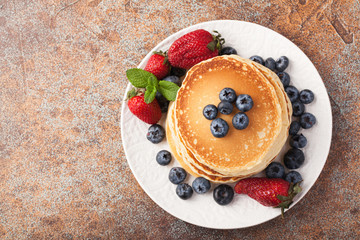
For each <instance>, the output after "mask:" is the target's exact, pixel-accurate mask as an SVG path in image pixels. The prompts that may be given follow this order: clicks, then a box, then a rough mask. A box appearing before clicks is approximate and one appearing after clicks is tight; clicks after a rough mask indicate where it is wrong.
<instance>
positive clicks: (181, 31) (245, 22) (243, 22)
mask: <svg viewBox="0 0 360 240" xmlns="http://www.w3.org/2000/svg"><path fill="white" fill-rule="evenodd" d="M227 22H228V23H229V22H231V23H240V24H249V25H254V26H255V27H260V28H264V29H265V30H267V31H271V32H272V33H273V34H276V35H280V36H281V37H282V38H284V40H286V41H287V42H288V44H291V45H293V46H294V47H296V48H297V49H298V50H299V51H300V52H301V53H302V54H303V55H304V57H305V58H306V59H307V61H308V62H309V63H311V65H312V67H313V68H314V69H315V70H316V74H317V77H318V78H320V80H321V81H320V82H321V87H322V88H323V89H325V91H326V93H327V94H326V95H327V98H326V101H327V103H328V104H329V111H330V112H329V115H330V116H331V118H330V120H329V125H330V130H331V131H330V141H329V143H328V146H327V148H326V151H324V153H325V152H326V159H325V161H324V164H323V165H322V167H321V170H320V171H319V173H318V174H317V176H316V179H315V180H314V182H313V183H312V184H311V186H309V189H308V191H307V192H305V193H304V194H302V196H300V198H298V199H297V200H296V201H294V203H293V204H292V205H291V206H290V208H289V209H286V210H285V212H287V211H288V210H290V209H291V208H293V207H294V206H295V205H296V204H297V203H298V202H299V201H300V200H301V199H303V198H304V197H305V196H306V195H307V194H308V193H309V191H310V190H311V189H312V188H313V186H314V185H315V183H316V182H317V181H318V179H319V177H320V174H321V172H322V171H323V169H324V166H325V164H326V162H327V159H328V157H329V153H330V149H331V142H332V136H333V134H332V129H333V116H332V108H331V102H330V97H329V93H328V91H327V88H326V86H325V84H324V81H323V79H322V77H321V75H320V74H319V72H318V70H317V68H316V67H315V65H314V64H313V62H312V61H311V60H310V58H309V57H308V56H307V55H306V54H305V53H304V52H303V51H302V50H301V49H300V48H299V47H298V46H297V45H296V44H295V43H293V42H292V41H290V40H289V39H288V38H287V37H285V36H283V35H282V34H281V33H278V32H276V31H274V30H272V29H270V28H268V27H265V26H262V25H260V24H257V23H253V22H247V21H241V20H229V19H226V20H211V21H206V22H201V23H197V24H194V25H191V26H188V27H186V28H183V29H181V30H179V31H177V32H175V33H173V34H171V35H169V36H168V37H166V38H165V39H164V40H162V41H161V42H159V43H157V44H156V45H155V47H153V48H152V49H151V50H150V51H149V52H148V53H147V54H146V55H145V57H144V58H143V59H142V60H141V62H140V63H139V64H138V65H137V66H136V67H137V68H140V67H141V66H142V65H144V64H145V63H146V62H147V61H148V59H149V58H150V56H151V55H152V53H153V52H154V51H156V50H158V49H159V47H158V46H161V45H163V44H164V43H166V42H167V41H168V39H170V38H173V36H175V35H180V36H181V35H184V33H187V32H188V31H189V30H196V29H197V28H198V27H201V26H203V25H208V24H211V23H223V24H224V23H227ZM320 82H319V84H320ZM131 86H132V85H131V83H130V82H129V83H128V84H127V86H126V88H125V91H124V93H123V94H124V95H123V100H122V106H121V114H120V115H121V116H120V117H121V119H120V127H121V130H120V132H121V142H122V147H123V149H124V153H125V157H126V161H127V162H128V165H129V167H130V170H131V172H132V174H133V176H134V177H135V179H136V181H137V182H138V184H139V185H140V187H141V189H142V190H143V191H144V192H145V193H146V194H147V195H148V196H149V197H150V199H151V200H152V201H153V202H154V203H156V205H157V206H159V207H160V208H161V209H163V210H164V211H165V212H167V213H169V214H170V215H172V216H174V217H175V218H177V219H179V220H182V221H184V222H187V223H190V224H192V225H195V226H199V227H204V228H209V229H222V230H231V229H242V228H248V227H253V226H257V225H260V224H262V223H265V222H268V221H271V220H273V219H275V218H277V217H279V216H280V215H281V214H280V213H279V214H278V215H275V216H274V217H271V218H269V219H265V220H262V221H260V222H258V223H256V224H251V225H247V226H239V227H209V226H205V225H200V224H198V223H195V222H193V221H190V220H188V219H183V218H180V217H178V216H176V215H175V214H173V213H172V212H170V211H168V210H167V209H165V208H164V207H162V206H161V205H160V204H159V203H158V202H157V201H156V200H155V199H154V198H153V197H152V195H151V193H149V192H148V190H146V189H144V187H143V186H142V185H141V183H140V182H141V181H140V180H139V176H137V174H136V173H135V171H134V169H133V167H132V165H131V162H130V161H129V153H128V152H127V150H126V143H125V142H124V141H123V140H124V131H122V129H123V127H124V117H123V113H124V111H125V108H126V93H127V92H128V91H129V90H130V88H131Z"/></svg>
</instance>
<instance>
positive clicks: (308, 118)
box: [300, 112, 316, 129]
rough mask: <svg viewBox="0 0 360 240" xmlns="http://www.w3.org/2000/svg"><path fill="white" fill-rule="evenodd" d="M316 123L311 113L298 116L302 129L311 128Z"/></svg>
mask: <svg viewBox="0 0 360 240" xmlns="http://www.w3.org/2000/svg"><path fill="white" fill-rule="evenodd" d="M315 123H316V118H315V116H314V115H312V114H311V113H307V112H306V113H303V114H302V115H301V116H300V125H301V127H302V128H304V129H308V128H311V127H312V126H314V124H315Z"/></svg>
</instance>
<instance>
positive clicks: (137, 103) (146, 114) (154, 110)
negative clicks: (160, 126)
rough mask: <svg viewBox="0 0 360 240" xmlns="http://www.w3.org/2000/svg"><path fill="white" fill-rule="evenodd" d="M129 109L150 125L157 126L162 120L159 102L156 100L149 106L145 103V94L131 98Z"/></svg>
mask: <svg viewBox="0 0 360 240" xmlns="http://www.w3.org/2000/svg"><path fill="white" fill-rule="evenodd" d="M128 107H129V109H130V112H132V113H133V114H134V115H135V116H136V117H138V118H139V119H140V120H142V121H144V122H146V123H148V124H155V123H157V122H158V121H159V120H160V118H161V109H160V106H159V103H158V102H157V100H156V99H154V100H153V101H152V102H151V103H149V104H147V103H146V102H145V101H144V94H141V95H140V96H135V97H132V98H130V99H129V101H128Z"/></svg>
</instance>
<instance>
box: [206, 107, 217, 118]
mask: <svg viewBox="0 0 360 240" xmlns="http://www.w3.org/2000/svg"><path fill="white" fill-rule="evenodd" d="M217 114H218V109H217V107H216V106H215V105H213V104H209V105H206V106H205V107H204V110H203V115H204V117H205V118H206V119H208V120H213V119H215V118H216V116H217Z"/></svg>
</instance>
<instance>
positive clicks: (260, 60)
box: [250, 55, 265, 65]
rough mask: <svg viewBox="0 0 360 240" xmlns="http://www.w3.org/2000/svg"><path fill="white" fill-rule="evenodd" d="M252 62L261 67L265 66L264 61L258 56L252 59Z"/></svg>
mask: <svg viewBox="0 0 360 240" xmlns="http://www.w3.org/2000/svg"><path fill="white" fill-rule="evenodd" d="M250 60H251V61H254V62H257V63H259V64H261V65H264V64H265V61H264V59H263V58H262V57H260V56H257V55H255V56H252V57H250Z"/></svg>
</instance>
